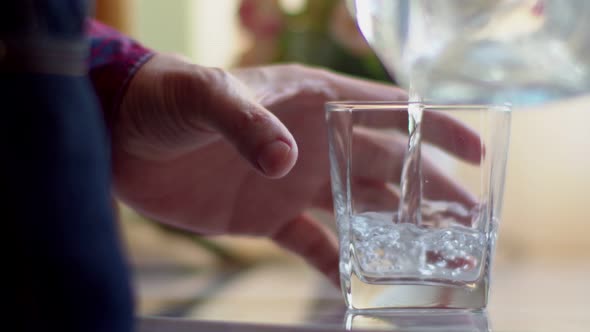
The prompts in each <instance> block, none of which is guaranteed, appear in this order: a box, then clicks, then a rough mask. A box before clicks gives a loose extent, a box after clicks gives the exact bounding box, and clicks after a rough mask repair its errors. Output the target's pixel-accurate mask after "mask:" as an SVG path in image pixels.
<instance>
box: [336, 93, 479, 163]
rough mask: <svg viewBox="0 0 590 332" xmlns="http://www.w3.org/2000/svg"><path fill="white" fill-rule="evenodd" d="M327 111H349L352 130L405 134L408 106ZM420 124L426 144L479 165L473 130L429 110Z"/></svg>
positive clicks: (345, 105) (347, 106)
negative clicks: (358, 128)
mask: <svg viewBox="0 0 590 332" xmlns="http://www.w3.org/2000/svg"><path fill="white" fill-rule="evenodd" d="M328 107H329V108H331V109H333V110H334V111H336V112H337V111H351V112H352V115H351V116H352V123H353V124H354V125H355V126H360V127H368V128H373V129H395V130H399V131H405V132H407V131H408V129H407V128H408V103H407V102H334V103H329V106H328ZM451 109H452V108H451ZM473 109H474V110H477V108H476V107H474V108H473ZM421 123H422V124H421V126H422V130H421V135H422V137H423V139H424V140H425V141H429V142H430V143H432V144H434V145H436V146H438V147H439V148H441V149H443V150H445V151H447V152H449V153H451V154H453V155H455V156H457V157H459V158H461V159H463V160H465V161H468V162H471V163H474V164H479V163H480V160H481V157H482V153H483V151H484V148H483V144H482V141H481V138H480V136H479V135H478V134H477V132H476V131H475V130H473V129H471V128H470V127H468V126H466V125H465V124H463V123H461V122H460V121H458V120H455V119H454V118H452V117H451V116H449V115H447V114H445V113H442V112H439V111H438V110H435V107H432V108H431V107H430V106H427V107H426V109H425V110H424V111H423V115H422V121H421Z"/></svg>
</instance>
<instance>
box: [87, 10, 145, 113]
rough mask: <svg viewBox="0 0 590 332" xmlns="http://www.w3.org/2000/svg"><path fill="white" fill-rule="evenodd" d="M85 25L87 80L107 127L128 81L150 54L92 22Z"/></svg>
mask: <svg viewBox="0 0 590 332" xmlns="http://www.w3.org/2000/svg"><path fill="white" fill-rule="evenodd" d="M87 24H88V26H87V33H88V36H89V38H90V55H89V58H88V68H89V76H90V80H91V81H92V84H93V86H94V90H95V92H96V94H97V96H98V98H99V100H100V104H101V106H102V109H103V112H104V116H105V119H106V121H107V124H109V123H111V121H110V120H111V118H112V116H113V115H114V114H115V112H117V110H118V108H119V106H120V103H121V98H122V96H123V94H124V92H125V89H126V88H127V85H128V84H129V81H130V80H131V78H132V77H133V75H134V74H135V72H137V70H138V69H139V68H140V67H141V65H143V64H144V63H145V62H146V61H147V60H148V59H149V58H150V57H151V56H152V55H153V54H154V52H153V51H152V50H149V49H147V48H145V47H144V46H142V45H141V44H139V43H138V42H136V41H135V40H133V39H131V38H129V37H127V36H125V35H123V34H121V33H120V32H118V31H117V30H115V29H113V28H111V27H109V26H106V25H104V24H102V23H99V22H97V21H95V20H88V23H87Z"/></svg>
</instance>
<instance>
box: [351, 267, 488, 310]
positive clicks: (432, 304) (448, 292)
mask: <svg viewBox="0 0 590 332" xmlns="http://www.w3.org/2000/svg"><path fill="white" fill-rule="evenodd" d="M342 285H343V292H344V298H345V301H346V305H347V306H348V309H349V310H353V311H361V310H371V311H375V310H388V309H466V310H478V309H483V308H485V307H486V305H487V302H488V288H489V287H488V286H489V282H488V280H487V278H482V279H481V280H479V281H476V282H473V283H468V284H462V285H455V284H450V283H444V282H432V281H428V282H427V281H421V280H414V281H411V280H405V281H399V282H391V283H387V284H385V283H379V284H377V283H371V282H365V281H362V280H360V279H359V278H358V277H357V275H356V274H355V273H352V274H351V277H350V279H349V280H346V279H345V278H344V279H343V280H342Z"/></svg>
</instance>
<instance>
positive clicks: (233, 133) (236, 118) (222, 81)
mask: <svg viewBox="0 0 590 332" xmlns="http://www.w3.org/2000/svg"><path fill="white" fill-rule="evenodd" d="M195 71H196V72H195V80H196V84H197V86H196V87H195V90H196V91H202V92H204V93H200V95H201V97H200V98H196V99H195V101H196V103H197V107H196V111H197V112H199V113H200V115H201V116H202V119H203V121H205V122H206V123H207V124H208V125H209V126H211V127H212V128H214V129H216V130H217V131H219V132H220V133H221V134H222V135H223V136H224V138H225V139H227V140H228V141H229V142H230V143H231V144H232V145H233V146H234V147H235V148H236V149H237V150H238V151H239V152H240V153H241V154H242V156H243V157H244V158H245V159H246V160H248V161H249V162H250V163H251V164H252V165H253V166H254V167H255V168H256V169H257V170H258V171H260V172H262V174H264V175H266V176H268V177H271V178H279V177H282V176H284V175H286V174H287V173H288V172H289V171H290V170H291V168H293V166H294V164H295V161H296V160H297V154H298V150H297V144H296V143H295V139H294V138H293V136H292V135H291V133H290V132H289V130H288V129H287V128H286V127H285V125H283V123H282V122H281V121H280V120H279V119H278V118H277V117H276V116H275V115H274V114H272V113H271V112H269V111H268V110H267V109H265V108H264V107H262V105H260V104H259V103H258V102H256V101H255V100H254V98H253V97H252V96H251V95H250V92H249V90H248V89H247V87H246V86H244V85H243V84H242V83H241V82H240V81H239V80H238V79H236V78H235V77H234V76H232V75H231V74H230V73H228V72H227V71H224V70H221V69H216V68H206V67H200V66H197V67H196V68H195Z"/></svg>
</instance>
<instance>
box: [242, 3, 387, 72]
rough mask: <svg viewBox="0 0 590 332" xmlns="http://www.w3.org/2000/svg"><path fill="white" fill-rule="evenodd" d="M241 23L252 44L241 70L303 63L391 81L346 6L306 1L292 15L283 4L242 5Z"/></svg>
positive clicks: (245, 55) (243, 60) (243, 59)
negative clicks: (244, 67) (280, 63)
mask: <svg viewBox="0 0 590 332" xmlns="http://www.w3.org/2000/svg"><path fill="white" fill-rule="evenodd" d="M239 14H240V22H241V24H242V26H243V27H244V28H245V29H246V30H247V31H248V33H249V34H250V35H251V37H252V39H253V43H252V46H251V48H250V49H249V50H247V51H246V52H245V53H244V54H243V55H242V57H241V59H240V61H239V63H238V65H241V66H247V65H259V64H266V63H278V62H298V63H304V64H308V65H313V66H321V67H325V68H330V69H333V70H336V71H339V72H342V73H346V74H350V75H354V76H359V77H364V78H370V79H375V80H382V81H392V79H391V78H390V77H389V76H388V74H387V73H386V71H385V70H384V68H383V66H382V65H381V63H380V61H379V59H378V58H377V57H376V56H375V54H374V53H373V52H372V50H371V49H370V48H369V46H368V45H367V43H366V41H365V40H364V38H363V37H362V35H361V33H360V32H359V30H358V28H357V26H356V23H355V22H354V20H353V18H352V17H351V16H350V14H349V13H348V11H347V10H346V6H345V4H344V2H343V1H341V0H307V1H303V6H302V7H301V8H300V9H299V10H298V11H296V12H290V11H289V10H287V9H286V8H284V7H283V6H281V1H279V0H243V1H242V3H241V6H240V11H239Z"/></svg>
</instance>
